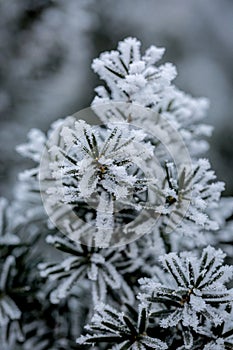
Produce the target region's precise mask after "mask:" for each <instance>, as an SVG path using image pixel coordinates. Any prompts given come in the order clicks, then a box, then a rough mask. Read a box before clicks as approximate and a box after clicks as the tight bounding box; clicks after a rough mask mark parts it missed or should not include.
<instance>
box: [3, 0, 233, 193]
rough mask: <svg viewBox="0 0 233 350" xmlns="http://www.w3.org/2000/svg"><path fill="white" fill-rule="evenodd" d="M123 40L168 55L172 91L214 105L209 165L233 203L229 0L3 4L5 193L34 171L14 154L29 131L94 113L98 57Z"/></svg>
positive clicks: (15, 0)
mask: <svg viewBox="0 0 233 350" xmlns="http://www.w3.org/2000/svg"><path fill="white" fill-rule="evenodd" d="M126 36H136V37H137V38H138V39H140V40H141V41H142V42H143V46H142V50H144V49H146V48H147V47H148V46H150V45H151V44H155V45H157V46H162V47H165V48H166V54H165V57H164V61H168V62H173V63H174V64H175V65H176V66H177V69H178V77H177V78H176V80H175V84H176V85H177V86H178V87H179V88H180V89H182V90H184V91H186V92H188V93H191V94H192V95H194V96H196V97H199V96H205V97H208V98H209V99H210V103H211V105H210V110H209V115H208V117H207V120H206V122H208V123H209V124H212V125H213V126H214V127H215V131H214V133H213V137H212V139H211V141H210V151H209V154H207V155H206V156H208V157H210V160H211V163H212V166H213V168H214V169H215V170H216V173H217V175H218V177H219V179H221V180H223V181H225V182H226V191H225V194H226V195H233V177H232V170H233V94H232V92H233V1H232V0H221V1H220V0H205V1H203V0H188V1H187V0H172V1H171V0H163V1H161V0H160V1H159V0H0V193H1V196H6V197H8V198H11V197H12V187H13V185H14V183H15V181H16V179H17V173H18V172H19V171H20V170H23V169H24V168H25V167H26V166H28V163H27V161H26V160H24V159H22V158H21V157H20V156H18V155H17V153H16V152H15V146H16V145H17V144H20V143H23V142H25V140H26V137H27V132H28V131H29V130H30V129H31V128H32V127H35V128H40V129H42V130H44V131H46V130H47V129H48V128H49V125H50V124H51V122H53V121H54V120H56V119H58V118H60V117H64V116H66V115H70V114H73V113H74V112H76V111H78V110H80V109H82V108H85V107H87V106H89V104H90V103H91V101H92V99H93V97H94V91H93V89H94V87H95V86H97V85H99V84H100V82H99V81H98V77H97V76H95V74H94V73H93V72H92V70H91V67H90V66H91V62H92V59H93V58H95V57H97V56H98V55H99V53H100V52H102V51H105V50H111V49H115V48H116V46H117V42H118V41H119V40H121V39H123V38H125V37H126Z"/></svg>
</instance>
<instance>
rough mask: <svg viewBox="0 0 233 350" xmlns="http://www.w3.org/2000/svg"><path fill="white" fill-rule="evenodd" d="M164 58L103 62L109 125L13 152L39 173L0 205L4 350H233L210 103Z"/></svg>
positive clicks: (104, 58) (39, 137)
mask: <svg viewBox="0 0 233 350" xmlns="http://www.w3.org/2000/svg"><path fill="white" fill-rule="evenodd" d="M163 53H164V50H163V49H161V48H156V47H154V46H152V47H150V48H149V49H148V50H147V51H146V53H145V54H144V55H143V54H141V52H140V42H139V41H138V40H137V39H134V38H127V39H125V40H124V41H122V42H120V43H119V46H118V49H117V50H116V51H111V52H108V53H103V54H101V55H100V58H98V59H96V60H94V63H93V68H94V70H95V71H96V72H97V73H98V74H99V75H100V77H101V78H102V79H103V80H104V81H105V86H102V87H99V88H97V90H96V91H97V94H98V96H97V97H95V99H94V101H93V104H92V111H94V112H95V113H96V115H97V116H98V118H99V120H100V121H101V123H102V124H101V125H100V124H98V125H90V123H89V124H88V123H87V122H85V121H84V120H81V118H80V120H77V119H76V117H75V116H71V117H68V118H65V119H60V120H58V121H57V122H55V123H54V124H52V126H51V128H50V130H49V132H48V134H47V135H46V134H43V133H42V132H40V131H39V130H35V129H34V130H32V131H31V132H30V133H29V138H28V142H27V143H26V144H24V145H21V146H19V147H18V148H17V150H18V152H19V153H20V154H21V155H23V156H26V157H29V158H32V159H33V161H34V162H35V163H36V165H35V168H33V169H30V170H27V171H25V172H23V173H22V174H20V176H19V184H18V185H17V188H16V191H15V194H16V195H15V199H14V201H13V203H12V204H11V205H10V206H9V207H8V206H7V203H6V201H5V200H4V199H3V200H1V201H0V209H1V216H0V217H1V218H2V219H1V221H0V245H1V247H2V250H1V255H0V256H1V261H0V264H1V267H2V270H1V274H0V283H1V285H0V287H1V293H0V307H1V314H0V320H1V322H0V328H1V331H2V333H0V334H3V336H2V335H1V337H2V338H4V339H3V340H2V339H1V340H2V342H3V344H4V350H5V349H7V350H9V349H10V350H15V349H17V350H18V348H19V349H23V350H28V349H29V348H31V347H34V348H35V349H38V350H47V349H51V350H52V349H56V350H57V349H59V350H70V349H96V350H97V349H98V350H100V349H101V350H109V349H112V350H113V349H114V350H127V349H128V350H139V349H141V350H149V349H157V350H163V349H164V350H165V349H168V350H173V349H177V350H186V349H191V350H215V349H217V350H220V349H221V350H230V349H233V340H232V339H233V308H232V301H233V293H232V286H231V284H230V281H231V280H232V277H233V276H232V274H233V268H232V266H231V265H230V264H231V262H232V256H233V253H232V246H231V242H232V211H233V210H232V208H233V207H232V199H230V198H229V199H224V198H223V199H221V192H222V191H223V189H224V184H223V183H222V182H219V181H217V180H216V175H215V174H214V172H213V171H212V170H211V167H210V163H209V161H208V160H207V159H205V158H204V157H203V152H204V150H205V149H206V146H207V142H206V140H205V137H206V136H209V135H210V131H211V128H210V127H208V126H206V125H204V124H202V119H203V118H204V116H205V111H206V107H207V104H208V103H207V101H206V100H205V99H194V98H192V97H191V96H188V95H186V94H184V93H183V92H181V91H179V90H178V89H177V88H176V87H175V85H174V84H173V83H172V81H173V79H174V78H175V74H176V70H175V68H174V67H173V66H172V65H171V64H164V65H162V66H159V65H158V64H157V62H158V60H159V59H160V58H161V57H162V54H163ZM187 155H188V156H187ZM200 155H201V158H199V156H200ZM41 159H42V160H41ZM40 160H41V162H40ZM39 180H40V181H39ZM40 194H42V198H43V201H44V205H45V209H46V210H47V211H48V213H49V215H48V216H49V219H51V221H49V220H47V217H46V214H45V212H44V210H43V203H42V201H41V198H40ZM50 209H51V211H49V210H50ZM61 227H62V229H61V231H62V232H59V229H60V228H61ZM132 233H133V234H132ZM39 237H40V238H41V241H40V242H39V241H38V239H39ZM45 237H47V238H45ZM44 238H45V242H43V240H44ZM44 247H45V248H46V249H42V248H44ZM53 248H55V249H53ZM19 272H20V273H19ZM28 287H30V288H29V289H28ZM22 292H23V298H24V302H25V300H26V302H27V303H26V305H27V309H26V308H25V306H24V305H25V303H24V304H22V302H21V300H22V296H21V293H22ZM19 325H22V327H21V330H20V327H19ZM14 327H15V328H14ZM9 329H10V331H9ZM16 330H17V331H16ZM14 334H15V335H17V334H18V335H17V336H14ZM7 335H8V336H7ZM9 335H10V336H9ZM19 335H20V336H19Z"/></svg>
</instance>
